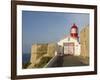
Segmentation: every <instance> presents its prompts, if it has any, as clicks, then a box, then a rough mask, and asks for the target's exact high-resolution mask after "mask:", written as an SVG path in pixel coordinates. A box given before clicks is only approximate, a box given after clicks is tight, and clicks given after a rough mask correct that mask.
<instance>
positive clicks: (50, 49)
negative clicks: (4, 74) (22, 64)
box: [29, 43, 57, 68]
mask: <svg viewBox="0 0 100 80" xmlns="http://www.w3.org/2000/svg"><path fill="white" fill-rule="evenodd" d="M56 49H57V44H56V43H47V44H46V43H45V44H33V45H32V47H31V58H30V62H31V66H29V68H31V67H33V66H34V65H35V64H37V63H39V62H40V59H41V58H42V57H44V56H48V57H53V56H54V55H55V51H56Z"/></svg>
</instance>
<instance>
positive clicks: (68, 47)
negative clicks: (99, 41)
mask: <svg viewBox="0 0 100 80" xmlns="http://www.w3.org/2000/svg"><path fill="white" fill-rule="evenodd" d="M69 34H70V35H68V36H67V37H65V38H64V39H61V40H60V41H59V42H58V45H59V46H60V47H59V50H61V51H59V50H58V53H63V54H64V55H74V56H79V55H80V43H79V40H78V38H79V37H78V27H77V25H76V24H73V25H72V26H71V27H70V33H69Z"/></svg>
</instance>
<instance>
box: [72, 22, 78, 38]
mask: <svg viewBox="0 0 100 80" xmlns="http://www.w3.org/2000/svg"><path fill="white" fill-rule="evenodd" d="M70 36H71V37H72V38H78V27H77V26H76V24H73V26H72V27H71V32H70Z"/></svg>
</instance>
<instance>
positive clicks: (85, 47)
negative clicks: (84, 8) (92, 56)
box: [80, 26, 89, 57]
mask: <svg viewBox="0 0 100 80" xmlns="http://www.w3.org/2000/svg"><path fill="white" fill-rule="evenodd" d="M80 44H81V54H80V55H81V56H82V57H89V26H85V27H84V28H83V29H82V30H81V32H80Z"/></svg>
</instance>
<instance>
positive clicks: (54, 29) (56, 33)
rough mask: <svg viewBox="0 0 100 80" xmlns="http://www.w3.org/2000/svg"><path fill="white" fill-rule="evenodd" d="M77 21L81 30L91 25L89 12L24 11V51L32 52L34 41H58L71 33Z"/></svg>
mask: <svg viewBox="0 0 100 80" xmlns="http://www.w3.org/2000/svg"><path fill="white" fill-rule="evenodd" d="M73 23H75V24H76V25H77V26H78V29H79V32H80V30H81V29H82V27H83V26H84V25H89V14H86V13H85V14H84V13H83V14H82V13H81V14H79V13H62V12H57V13H56V12H39V11H22V45H23V47H22V51H23V53H30V51H31V45H32V44H33V43H48V42H57V41H59V40H60V39H62V38H63V37H64V36H65V35H69V31H70V28H71V26H72V25H73Z"/></svg>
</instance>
